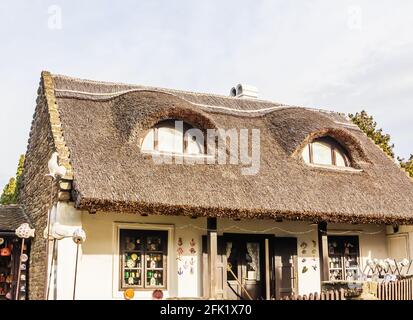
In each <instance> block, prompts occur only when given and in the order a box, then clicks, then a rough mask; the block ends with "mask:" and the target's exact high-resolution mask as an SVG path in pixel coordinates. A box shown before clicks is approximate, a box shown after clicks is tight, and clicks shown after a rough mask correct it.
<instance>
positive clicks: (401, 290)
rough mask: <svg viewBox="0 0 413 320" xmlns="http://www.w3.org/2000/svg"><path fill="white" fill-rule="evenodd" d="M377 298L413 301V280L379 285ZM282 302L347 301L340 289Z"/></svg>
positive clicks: (296, 297)
mask: <svg viewBox="0 0 413 320" xmlns="http://www.w3.org/2000/svg"><path fill="white" fill-rule="evenodd" d="M376 297H377V299H378V300H413V278H409V279H403V280H397V281H394V282H380V283H377V292H376ZM280 300H346V291H345V290H344V289H340V290H330V291H326V292H322V293H321V294H319V293H310V294H309V295H302V296H301V295H292V296H286V297H282V298H281V299H280Z"/></svg>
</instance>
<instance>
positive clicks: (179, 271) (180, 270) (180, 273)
mask: <svg viewBox="0 0 413 320" xmlns="http://www.w3.org/2000/svg"><path fill="white" fill-rule="evenodd" d="M183 273H184V271H183V270H182V268H181V267H179V269H178V275H180V276H182V275H183Z"/></svg>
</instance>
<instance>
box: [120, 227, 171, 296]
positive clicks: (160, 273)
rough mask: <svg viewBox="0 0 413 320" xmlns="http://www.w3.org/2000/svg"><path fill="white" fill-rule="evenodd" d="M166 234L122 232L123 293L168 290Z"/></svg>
mask: <svg viewBox="0 0 413 320" xmlns="http://www.w3.org/2000/svg"><path fill="white" fill-rule="evenodd" d="M167 235H168V233H167V231H150V230H133V229H122V230H120V263H121V275H120V277H121V281H120V287H121V289H128V288H137V289H166V274H167V268H166V267H167V261H166V260H167V259H166V257H167Z"/></svg>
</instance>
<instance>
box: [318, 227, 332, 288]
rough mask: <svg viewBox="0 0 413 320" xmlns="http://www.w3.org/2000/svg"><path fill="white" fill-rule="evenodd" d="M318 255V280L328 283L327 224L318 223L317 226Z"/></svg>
mask: <svg viewBox="0 0 413 320" xmlns="http://www.w3.org/2000/svg"><path fill="white" fill-rule="evenodd" d="M317 231H318V253H319V259H320V278H321V281H322V282H323V281H328V280H329V274H328V239H327V223H326V222H320V223H319V224H318V228H317Z"/></svg>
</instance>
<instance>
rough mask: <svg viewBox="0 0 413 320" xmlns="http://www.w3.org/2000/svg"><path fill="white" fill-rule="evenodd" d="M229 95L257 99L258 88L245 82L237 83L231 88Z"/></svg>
mask: <svg viewBox="0 0 413 320" xmlns="http://www.w3.org/2000/svg"><path fill="white" fill-rule="evenodd" d="M230 96H231V97H236V98H247V99H257V98H258V89H257V88H256V87H254V86H250V85H247V84H239V85H237V86H236V87H233V88H231V91H230Z"/></svg>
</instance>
